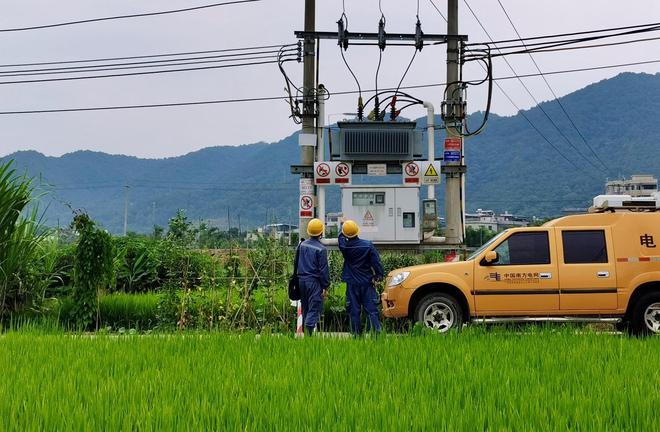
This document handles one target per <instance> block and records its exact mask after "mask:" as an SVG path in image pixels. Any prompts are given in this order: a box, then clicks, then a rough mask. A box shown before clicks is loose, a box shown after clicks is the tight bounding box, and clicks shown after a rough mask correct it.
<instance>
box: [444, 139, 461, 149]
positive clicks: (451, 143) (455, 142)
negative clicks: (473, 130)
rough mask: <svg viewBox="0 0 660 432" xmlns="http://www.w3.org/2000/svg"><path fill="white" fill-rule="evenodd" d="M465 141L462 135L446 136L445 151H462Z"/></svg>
mask: <svg viewBox="0 0 660 432" xmlns="http://www.w3.org/2000/svg"><path fill="white" fill-rule="evenodd" d="M462 147H463V142H462V139H461V138H460V137H451V138H445V151H459V152H460V151H461V149H462Z"/></svg>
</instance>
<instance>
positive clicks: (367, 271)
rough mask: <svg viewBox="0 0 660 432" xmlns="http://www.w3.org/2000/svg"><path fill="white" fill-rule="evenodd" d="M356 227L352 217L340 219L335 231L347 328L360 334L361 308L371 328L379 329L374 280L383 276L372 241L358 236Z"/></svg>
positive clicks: (378, 256)
mask: <svg viewBox="0 0 660 432" xmlns="http://www.w3.org/2000/svg"><path fill="white" fill-rule="evenodd" d="M359 232H360V228H359V227H358V225H357V224H356V223H355V222H354V221H352V220H346V221H343V224H342V226H341V233H340V234H339V250H340V251H341V253H342V255H343V256H344V268H343V270H342V274H341V276H342V280H343V281H344V282H346V310H347V311H348V316H349V319H350V322H351V332H352V333H353V334H354V335H356V336H359V335H361V334H362V323H361V314H362V309H363V308H364V310H365V312H366V313H367V316H368V317H369V323H370V325H371V330H373V331H375V332H376V333H379V332H380V330H381V326H380V320H379V318H378V303H379V298H378V292H377V291H376V283H378V282H380V281H381V280H382V279H383V266H382V265H381V263H380V255H379V254H378V251H377V250H376V248H375V247H374V245H373V243H371V242H370V241H368V240H363V239H361V238H359V237H358V234H359Z"/></svg>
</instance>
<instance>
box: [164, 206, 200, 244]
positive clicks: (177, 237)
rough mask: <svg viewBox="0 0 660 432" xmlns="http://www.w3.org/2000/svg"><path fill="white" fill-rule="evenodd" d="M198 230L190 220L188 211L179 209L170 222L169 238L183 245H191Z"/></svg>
mask: <svg viewBox="0 0 660 432" xmlns="http://www.w3.org/2000/svg"><path fill="white" fill-rule="evenodd" d="M196 234H197V232H196V230H195V229H194V228H193V226H192V223H191V222H189V221H188V217H187V216H186V211H185V210H184V209H179V210H177V212H176V215H175V216H174V217H173V218H171V219H170V222H169V224H168V232H167V238H168V239H169V240H172V241H174V242H177V243H179V244H180V245H183V246H191V245H192V244H193V243H194V241H195V235H196Z"/></svg>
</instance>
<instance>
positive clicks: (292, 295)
mask: <svg viewBox="0 0 660 432" xmlns="http://www.w3.org/2000/svg"><path fill="white" fill-rule="evenodd" d="M299 256H300V244H299V245H298V247H297V248H296V257H295V258H294V261H293V274H292V275H291V278H290V279H289V299H291V300H293V301H298V300H300V298H301V295H300V279H299V278H298V257H299Z"/></svg>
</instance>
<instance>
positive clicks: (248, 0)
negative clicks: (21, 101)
mask: <svg viewBox="0 0 660 432" xmlns="http://www.w3.org/2000/svg"><path fill="white" fill-rule="evenodd" d="M258 1H261V0H234V1H227V2H222V3H212V4H206V5H200V6H193V7H189V8H184V9H173V10H166V11H158V12H144V13H137V14H129V15H117V16H110V17H103V18H90V19H84V20H77V21H68V22H62V23H56V24H44V25H38V26H31V27H16V28H6V29H0V33H6V32H19V31H27V30H40V29H47V28H54V27H64V26H70V25H76V24H86V23H93V22H100V21H112V20H119V19H127V18H142V17H149V16H157V15H169V14H175V13H181V12H192V11H196V10H201V9H209V8H215V7H219V6H229V5H233V4H239V3H254V2H258Z"/></svg>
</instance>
